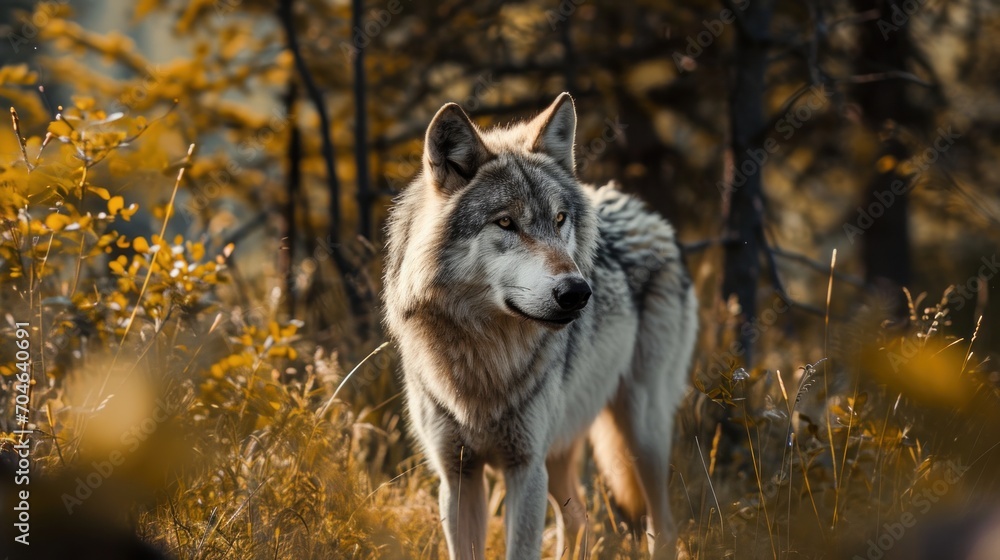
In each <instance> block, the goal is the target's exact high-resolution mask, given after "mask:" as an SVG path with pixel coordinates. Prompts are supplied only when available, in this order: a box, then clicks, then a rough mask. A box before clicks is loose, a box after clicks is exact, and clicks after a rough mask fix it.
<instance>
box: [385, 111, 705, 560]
mask: <svg viewBox="0 0 1000 560" xmlns="http://www.w3.org/2000/svg"><path fill="white" fill-rule="evenodd" d="M575 136H576V108H575V105H574V102H573V99H572V97H570V95H569V94H567V93H563V94H561V95H559V96H558V97H557V98H556V100H555V101H554V102H553V103H552V104H551V105H550V106H549V107H548V108H547V109H546V110H545V111H543V112H542V113H541V114H539V115H538V116H537V117H535V118H534V119H532V120H530V121H527V122H522V123H519V124H512V125H509V126H506V127H493V128H489V129H486V130H481V129H480V128H478V127H477V126H476V125H475V124H474V123H473V122H472V121H471V120H470V118H469V117H468V116H467V115H466V113H465V112H464V111H463V110H462V109H461V108H460V107H459V106H458V105H456V104H454V103H449V104H447V105H445V106H443V107H442V108H441V109H440V110H439V111H438V112H437V114H436V115H435V116H434V119H433V120H432V122H431V123H430V125H429V127H428V129H427V134H426V138H425V144H424V154H423V162H422V170H421V172H420V173H419V174H418V176H417V177H416V179H414V181H413V182H412V183H411V184H410V185H409V186H408V187H407V188H406V189H405V190H404V191H403V193H402V194H401V195H400V196H399V197H398V198H397V200H396V201H395V204H394V207H393V208H392V210H391V213H390V217H389V220H388V225H387V240H386V251H385V252H386V263H385V269H384V270H385V277H384V284H383V286H384V298H383V304H384V307H385V324H386V327H387V330H388V332H389V333H390V335H391V336H392V338H393V339H394V340H395V342H396V345H397V347H398V349H399V352H400V358H401V361H402V370H403V374H402V375H403V384H404V387H405V402H406V408H407V410H408V415H409V420H410V424H411V428H412V431H413V432H414V434H415V437H416V439H417V441H418V443H419V445H420V446H421V447H422V449H423V451H424V453H425V455H426V457H427V460H428V463H429V465H430V466H431V467H432V468H433V470H434V472H435V473H436V474H437V475H438V477H439V478H440V489H439V499H440V515H441V520H442V523H443V527H444V534H445V538H446V540H447V544H448V552H449V554H450V557H451V558H453V559H472V558H477V559H483V558H487V557H489V556H491V555H489V554H487V553H488V551H486V550H484V546H485V542H486V525H487V515H488V513H487V488H486V479H485V475H484V473H485V470H484V469H485V468H487V466H489V467H491V468H493V469H495V470H499V471H502V473H503V477H504V482H505V485H506V496H505V506H504V507H505V512H504V523H505V528H506V538H505V542H506V554H507V558H509V559H516V560H524V559H530V558H539V557H540V555H541V547H542V531H543V529H544V526H545V514H546V510H547V504H548V501H549V499H548V498H547V496H548V495H551V497H552V500H553V502H554V507H556V509H557V510H562V511H558V513H559V516H557V520H558V519H559V517H561V518H562V523H561V524H562V525H563V527H564V528H565V536H564V537H561V538H560V539H559V541H560V543H559V546H560V550H558V552H557V554H556V556H557V557H562V555H563V553H564V552H565V550H564V549H563V548H562V541H563V539H567V541H568V545H567V546H566V548H567V549H569V554H570V557H572V554H573V548H574V547H575V546H577V543H578V539H579V538H582V537H581V535H582V534H583V531H584V530H585V529H586V528H585V523H586V504H585V503H584V502H583V499H582V497H581V495H580V490H579V488H578V486H579V474H578V472H577V470H578V467H579V465H578V463H579V459H580V456H581V453H582V449H583V446H584V441H585V440H586V439H587V436H588V433H589V439H590V441H591V444H592V447H593V449H594V456H595V462H596V463H597V465H598V468H599V470H600V471H601V473H602V475H603V476H604V477H605V478H606V479H607V483H608V485H609V488H610V489H611V491H612V493H613V495H614V498H615V501H616V502H617V503H618V504H619V506H620V507H621V508H622V509H623V510H624V511H625V512H626V513H628V514H629V515H631V516H632V518H633V519H636V520H638V519H640V516H643V515H645V519H646V523H647V529H648V535H651V538H650V539H649V541H648V544H649V547H650V550H651V551H652V552H654V556H661V555H662V556H666V557H672V556H673V555H674V553H675V551H676V548H675V543H676V537H675V535H676V533H675V531H674V527H673V521H672V519H671V512H670V503H669V501H670V500H669V497H668V492H667V481H668V470H669V465H670V446H671V434H672V430H673V423H674V422H673V418H674V413H675V410H676V408H677V405H678V403H679V402H680V401H681V400H682V398H683V397H684V394H685V391H686V387H687V379H688V369H689V367H690V364H691V360H692V354H693V352H694V350H693V348H694V344H695V338H696V335H697V330H698V320H697V299H696V297H695V293H694V289H693V287H692V282H691V280H690V277H689V275H688V273H687V271H686V268H685V266H684V264H683V261H682V255H681V252H680V250H679V248H678V245H677V242H676V240H675V235H674V230H673V228H672V227H671V226H670V225H669V224H668V223H667V222H666V221H665V220H664V219H663V218H662V217H660V216H659V215H657V214H656V213H654V212H653V211H651V210H649V209H648V208H647V207H646V206H645V205H644V204H643V203H642V202H640V201H639V200H638V199H636V198H633V197H631V196H629V195H626V194H624V193H622V192H621V191H620V190H619V189H618V188H617V187H616V186H615V185H614V184H609V185H606V186H604V187H601V188H594V187H592V186H589V185H585V184H581V183H580V181H579V180H578V179H577V177H576V171H575V169H576V164H575V160H574V142H575Z"/></svg>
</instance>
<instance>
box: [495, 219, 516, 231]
mask: <svg viewBox="0 0 1000 560" xmlns="http://www.w3.org/2000/svg"><path fill="white" fill-rule="evenodd" d="M496 223H497V225H498V226H500V227H501V228H503V229H505V230H508V231H514V220H512V219H510V216H504V217H503V218H500V219H499V220H497V222H496Z"/></svg>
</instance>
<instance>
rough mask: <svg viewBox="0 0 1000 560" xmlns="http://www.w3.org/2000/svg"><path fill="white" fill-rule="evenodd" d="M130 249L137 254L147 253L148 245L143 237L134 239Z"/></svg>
mask: <svg viewBox="0 0 1000 560" xmlns="http://www.w3.org/2000/svg"><path fill="white" fill-rule="evenodd" d="M132 248H133V249H135V250H136V252H138V253H148V252H149V243H147V242H146V238H144V237H136V238H135V239H133V240H132Z"/></svg>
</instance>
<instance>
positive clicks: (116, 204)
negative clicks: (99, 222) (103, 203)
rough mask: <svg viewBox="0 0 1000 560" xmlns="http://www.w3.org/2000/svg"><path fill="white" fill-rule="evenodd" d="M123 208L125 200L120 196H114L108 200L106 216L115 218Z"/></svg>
mask: <svg viewBox="0 0 1000 560" xmlns="http://www.w3.org/2000/svg"><path fill="white" fill-rule="evenodd" d="M124 207H125V199H124V198H123V197H121V196H116V197H114V198H112V199H110V200H108V214H110V215H112V216H115V215H117V214H118V212H119V211H121V209H122V208H124Z"/></svg>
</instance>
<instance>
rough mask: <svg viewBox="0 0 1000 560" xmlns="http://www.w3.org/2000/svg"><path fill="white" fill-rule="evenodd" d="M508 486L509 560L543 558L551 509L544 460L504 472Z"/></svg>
mask: <svg viewBox="0 0 1000 560" xmlns="http://www.w3.org/2000/svg"><path fill="white" fill-rule="evenodd" d="M504 482H505V483H506V485H507V498H506V503H507V512H506V516H505V518H504V525H505V526H506V529H507V559H508V560H531V559H532V558H540V557H541V555H542V530H543V529H544V528H545V508H546V507H548V496H549V492H548V484H549V475H548V473H547V472H546V471H545V462H544V461H543V460H541V459H539V460H538V461H534V462H532V463H529V464H528V465H525V466H520V467H515V468H508V469H507V470H506V471H505V472H504Z"/></svg>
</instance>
